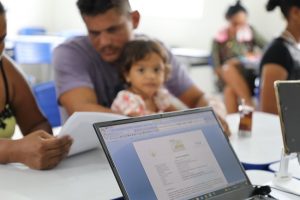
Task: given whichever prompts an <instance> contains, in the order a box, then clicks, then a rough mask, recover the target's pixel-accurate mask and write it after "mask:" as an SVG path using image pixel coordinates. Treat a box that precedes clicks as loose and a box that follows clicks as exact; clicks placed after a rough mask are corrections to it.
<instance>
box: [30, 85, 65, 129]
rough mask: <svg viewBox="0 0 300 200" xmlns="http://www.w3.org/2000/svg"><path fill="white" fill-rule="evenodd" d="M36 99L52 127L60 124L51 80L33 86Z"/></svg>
mask: <svg viewBox="0 0 300 200" xmlns="http://www.w3.org/2000/svg"><path fill="white" fill-rule="evenodd" d="M33 93H34V96H35V98H36V101H37V103H38V105H39V107H40V109H41V111H42V112H43V114H44V115H45V117H46V118H47V119H48V121H49V123H50V124H51V126H52V127H56V126H60V125H61V117H60V112H59V108H58V104H57V98H56V92H55V84H54V82H53V81H50V82H45V83H41V84H38V85H35V86H33Z"/></svg>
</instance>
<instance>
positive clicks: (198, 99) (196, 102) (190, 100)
mask: <svg viewBox="0 0 300 200" xmlns="http://www.w3.org/2000/svg"><path fill="white" fill-rule="evenodd" d="M179 99H180V100H181V101H182V102H183V103H184V104H185V105H187V106H188V107H189V108H196V107H203V106H208V101H207V100H206V98H205V95H204V93H203V92H202V91H201V90H200V89H199V88H197V87H196V86H195V85H192V86H191V87H190V88H188V89H187V90H186V91H185V92H184V93H183V94H182V95H180V96H179Z"/></svg>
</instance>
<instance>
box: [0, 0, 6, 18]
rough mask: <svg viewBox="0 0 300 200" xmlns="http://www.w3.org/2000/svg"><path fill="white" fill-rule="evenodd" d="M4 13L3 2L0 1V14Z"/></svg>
mask: <svg viewBox="0 0 300 200" xmlns="http://www.w3.org/2000/svg"><path fill="white" fill-rule="evenodd" d="M4 13H5V9H4V6H3V4H2V3H1V1H0V15H2V14H4Z"/></svg>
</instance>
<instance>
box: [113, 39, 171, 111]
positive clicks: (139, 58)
mask: <svg viewBox="0 0 300 200" xmlns="http://www.w3.org/2000/svg"><path fill="white" fill-rule="evenodd" d="M119 60H120V61H119V63H120V67H121V70H120V71H121V76H122V78H123V79H124V81H125V83H126V85H127V88H126V90H122V91H120V92H119V93H118V95H117V97H116V99H115V100H114V102H113V103H112V106H111V109H112V110H113V111H116V112H118V113H121V114H124V115H128V116H143V115H149V114H153V113H159V112H169V111H175V110H177V109H176V107H175V106H174V105H172V96H171V95H170V93H169V92H168V90H167V89H165V88H164V86H163V84H164V82H165V81H166V80H167V78H168V75H169V73H170V70H171V68H170V65H169V63H168V56H167V53H166V52H165V51H164V49H163V48H162V47H161V45H160V44H159V43H158V42H155V41H154V40H132V41H130V42H128V43H127V44H126V45H125V47H124V49H123V52H122V54H121V56H120V59H119Z"/></svg>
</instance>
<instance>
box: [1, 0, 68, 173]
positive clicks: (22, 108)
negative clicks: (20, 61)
mask: <svg viewBox="0 0 300 200" xmlns="http://www.w3.org/2000/svg"><path fill="white" fill-rule="evenodd" d="M5 36H6V18H5V10H4V8H3V5H2V3H1V2H0V54H1V57H0V163H1V164H6V163H11V162H20V163H23V164H25V165H27V166H29V167H30V168H33V169H50V168H53V167H55V166H56V165H57V164H58V163H59V162H60V161H61V160H62V159H63V158H64V157H65V156H66V155H67V153H68V151H69V149H70V146H71V144H72V139H71V138H70V137H69V136H65V137H62V138H56V137H54V136H52V135H50V134H52V131H51V127H50V125H49V123H48V121H47V120H46V118H45V117H44V116H43V115H42V114H41V112H40V110H39V108H38V106H37V104H36V102H35V100H34V97H33V95H32V93H31V91H30V88H29V86H28V85H27V83H26V81H25V80H24V78H23V77H22V75H21V74H20V73H19V72H18V71H17V70H16V68H15V67H14V65H13V63H12V62H11V61H10V60H9V59H8V58H7V57H6V56H5V55H3V49H4V39H5ZM16 123H18V125H19V127H20V129H21V131H22V134H23V135H24V138H22V139H19V140H11V139H10V138H11V137H12V135H13V133H14V129H15V125H16ZM49 133H50V134H49Z"/></svg>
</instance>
